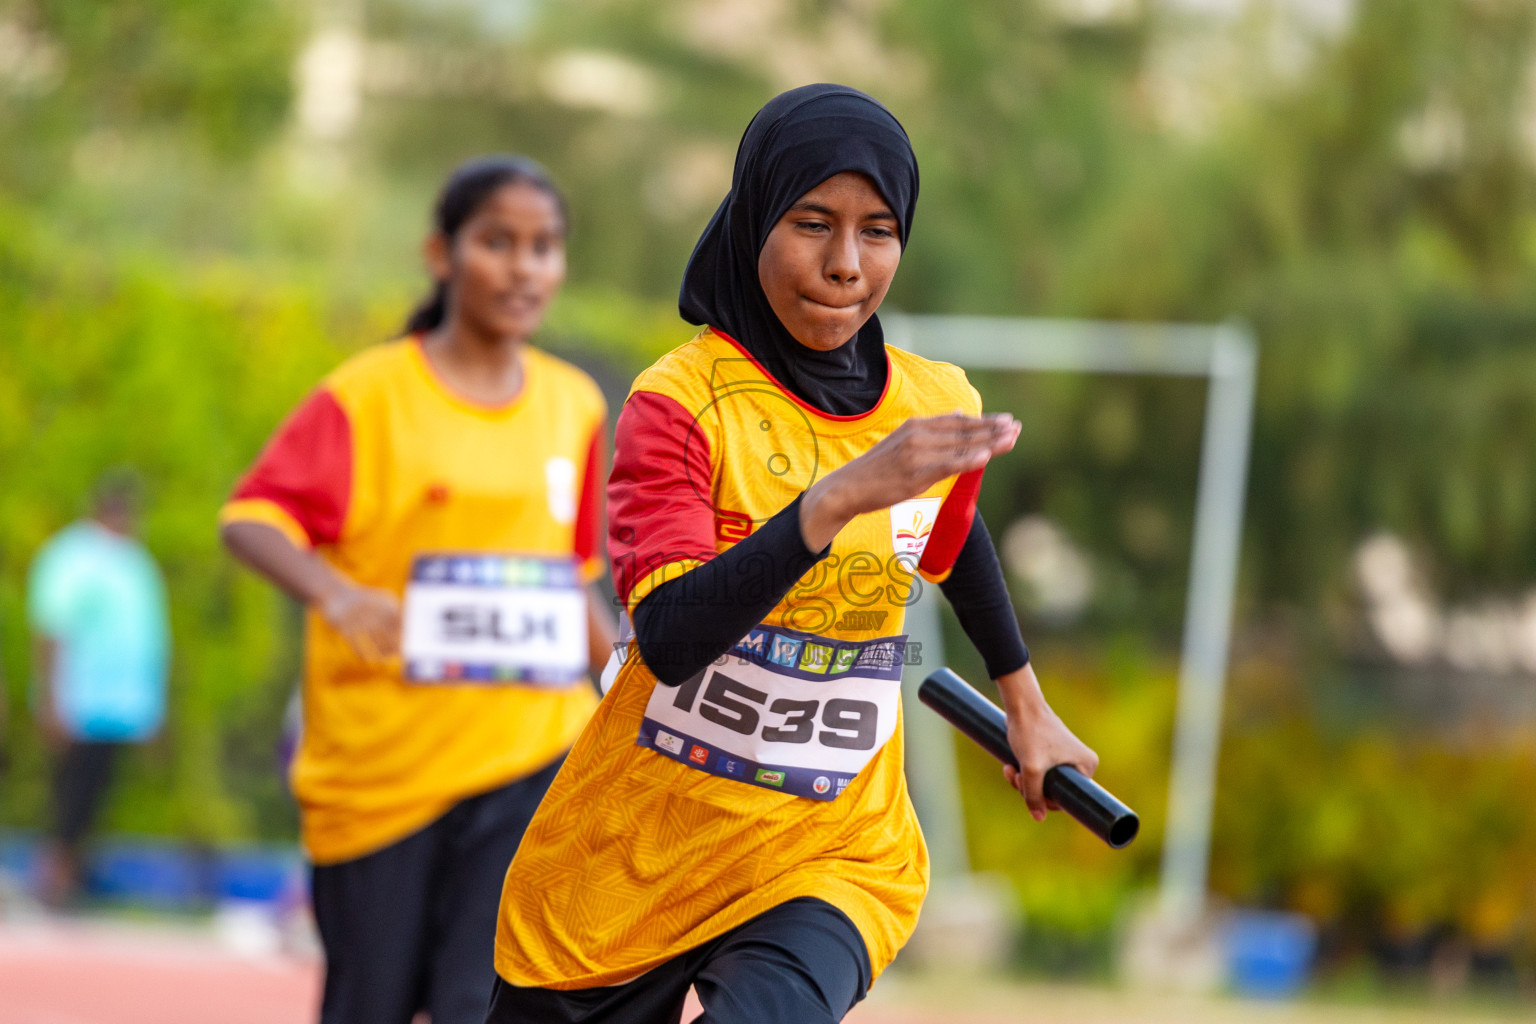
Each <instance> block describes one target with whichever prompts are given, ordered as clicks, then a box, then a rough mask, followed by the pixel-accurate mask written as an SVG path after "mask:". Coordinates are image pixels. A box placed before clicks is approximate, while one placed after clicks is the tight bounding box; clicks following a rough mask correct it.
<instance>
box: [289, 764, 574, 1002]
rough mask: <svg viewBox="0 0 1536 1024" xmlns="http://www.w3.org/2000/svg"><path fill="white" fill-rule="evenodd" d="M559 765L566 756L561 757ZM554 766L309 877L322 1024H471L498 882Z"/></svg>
mask: <svg viewBox="0 0 1536 1024" xmlns="http://www.w3.org/2000/svg"><path fill="white" fill-rule="evenodd" d="M560 760H563V759H560ZM560 760H556V761H555V763H554V764H551V765H550V766H549V767H547V768H544V769H542V770H541V771H539V772H537V773H536V774H534V775H530V776H529V777H527V778H525V779H520V780H518V781H517V782H513V783H511V784H510V785H506V786H503V787H501V788H500V789H493V790H491V791H490V792H488V793H481V794H480V795H479V796H473V797H470V798H469V799H467V800H463V801H461V802H460V803H458V804H455V805H454V807H453V808H452V809H451V810H450V811H449V812H448V813H447V814H445V815H443V816H442V817H441V818H438V819H437V820H436V821H434V822H433V823H432V824H430V825H428V826H427V827H426V828H424V829H422V830H421V831H420V832H417V833H415V834H413V835H410V836H407V837H406V838H404V839H402V840H400V841H399V842H397V843H394V844H392V845H390V846H386V847H385V848H384V849H382V850H378V851H376V852H374V853H370V854H368V855H367V856H365V857H359V858H357V859H356V860H349V861H343V862H342V863H340V864H326V865H323V866H318V867H316V868H315V869H314V872H313V882H314V903H315V922H316V924H317V925H318V926H319V929H320V941H321V942H322V944H323V945H324V946H325V994H324V996H323V997H322V999H321V1004H320V1022H321V1024H410V1021H411V1018H412V1017H413V1016H415V1014H416V1012H417V1011H418V1010H426V1011H427V1012H428V1013H429V1014H430V1015H431V1017H432V1024H480V1022H481V1021H483V1020H484V1019H485V1007H486V1003H487V1002H489V1001H490V998H491V985H492V983H493V982H494V981H495V978H496V970H495V968H494V966H493V965H492V955H493V949H494V946H495V941H496V915H497V912H498V909H499V907H500V904H501V884H502V881H503V880H504V879H505V877H506V874H507V865H508V864H510V863H511V862H512V855H513V854H514V853H516V852H517V844H518V842H519V841H521V839H522V838H523V832H524V831H525V830H526V829H527V828H528V822H529V821H530V820H531V819H532V818H533V812H534V810H535V809H536V808H537V807H538V806H539V801H540V800H541V799H543V797H544V791H545V790H546V789H548V788H549V784H550V783H551V782H553V781H554V778H555V773H556V772H557V771H558V770H559V768H560Z"/></svg>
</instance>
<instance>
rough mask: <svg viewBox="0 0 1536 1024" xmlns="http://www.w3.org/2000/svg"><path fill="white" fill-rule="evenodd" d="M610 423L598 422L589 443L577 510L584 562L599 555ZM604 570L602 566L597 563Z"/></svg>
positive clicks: (577, 550) (580, 556) (579, 552)
mask: <svg viewBox="0 0 1536 1024" xmlns="http://www.w3.org/2000/svg"><path fill="white" fill-rule="evenodd" d="M607 428H608V424H607V423H599V424H598V425H597V426H596V427H595V428H593V430H592V440H591V442H590V443H589V444H588V445H587V471H586V474H585V475H584V477H583V479H582V483H581V504H580V505H579V506H578V507H577V511H576V542H575V553H576V560H577V561H579V562H582V563H583V564H585V563H586V562H588V561H589V560H591V559H592V558H593V557H595V556H596V555H597V553H598V552H597V545H598V531H599V529H600V528H601V526H602V522H603V456H604V455H605V454H606V448H607V446H606V445H604V444H603V435H604V433H606V431H607ZM598 568H599V571H601V568H602V567H601V566H599V567H598Z"/></svg>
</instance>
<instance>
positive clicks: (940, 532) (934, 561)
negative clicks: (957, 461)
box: [917, 466, 986, 583]
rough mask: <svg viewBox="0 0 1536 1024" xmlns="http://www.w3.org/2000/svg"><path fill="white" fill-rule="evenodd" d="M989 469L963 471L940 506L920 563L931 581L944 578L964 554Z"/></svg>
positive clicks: (921, 569)
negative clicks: (982, 479)
mask: <svg viewBox="0 0 1536 1024" xmlns="http://www.w3.org/2000/svg"><path fill="white" fill-rule="evenodd" d="M985 470H986V467H985V466H983V467H982V468H981V469H973V470H971V471H970V472H969V473H961V474H960V478H959V479H958V480H956V481H955V485H954V486H953V487H952V488H950V491H949V494H948V496H947V497H945V499H944V504H942V505H940V506H939V515H938V518H937V519H936V520H935V521H934V524H933V532H932V533H930V534H929V535H928V546H927V547H925V548H923V557H922V560H921V561H920V562H918V565H917V567H918V569H919V570H920V571H921V572H922V574H923V578H924V579H926V580H928V581H929V582H932V583H938V582H941V581H942V580H943V579H945V578H947V577H948V576H949V570H951V569H953V568H954V567H955V559H957V558H959V557H960V549H961V548H963V547H965V541H966V538H967V537H969V536H970V535H971V520H973V519H975V518H976V498H977V497H978V496H979V495H980V494H981V474H982V473H983V472H985Z"/></svg>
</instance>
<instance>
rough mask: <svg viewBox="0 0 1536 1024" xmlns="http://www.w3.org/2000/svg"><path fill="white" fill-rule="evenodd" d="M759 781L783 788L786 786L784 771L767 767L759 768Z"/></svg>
mask: <svg viewBox="0 0 1536 1024" xmlns="http://www.w3.org/2000/svg"><path fill="white" fill-rule="evenodd" d="M757 781H758V782H761V783H762V784H763V785H765V786H778V787H779V788H780V789H782V788H783V787H784V773H783V772H775V771H769V770H768V769H767V768H759V769H758V770H757Z"/></svg>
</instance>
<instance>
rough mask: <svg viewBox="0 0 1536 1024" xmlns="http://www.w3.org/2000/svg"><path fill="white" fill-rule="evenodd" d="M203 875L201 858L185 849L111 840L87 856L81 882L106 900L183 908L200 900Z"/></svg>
mask: <svg viewBox="0 0 1536 1024" xmlns="http://www.w3.org/2000/svg"><path fill="white" fill-rule="evenodd" d="M205 877H206V870H205V867H204V864H203V863H202V862H201V859H200V858H195V857H192V856H189V855H188V853H187V851H186V850H185V849H181V848H178V847H175V846H161V845H153V844H148V843H144V844H139V843H134V844H128V843H113V844H111V845H103V846H102V847H101V848H100V849H98V850H97V851H96V852H95V853H94V854H92V855H91V856H90V857H88V858H87V867H86V883H85V885H86V891H87V892H89V893H90V894H91V895H92V896H98V897H102V898H104V899H108V900H114V901H121V902H124V903H139V904H146V905H148V906H152V907H157V908H160V909H166V910H186V909H190V908H192V907H195V906H196V905H197V904H198V903H199V902H201V899H202V897H203V895H204V891H205V889H206V885H205V881H204V879H205Z"/></svg>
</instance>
